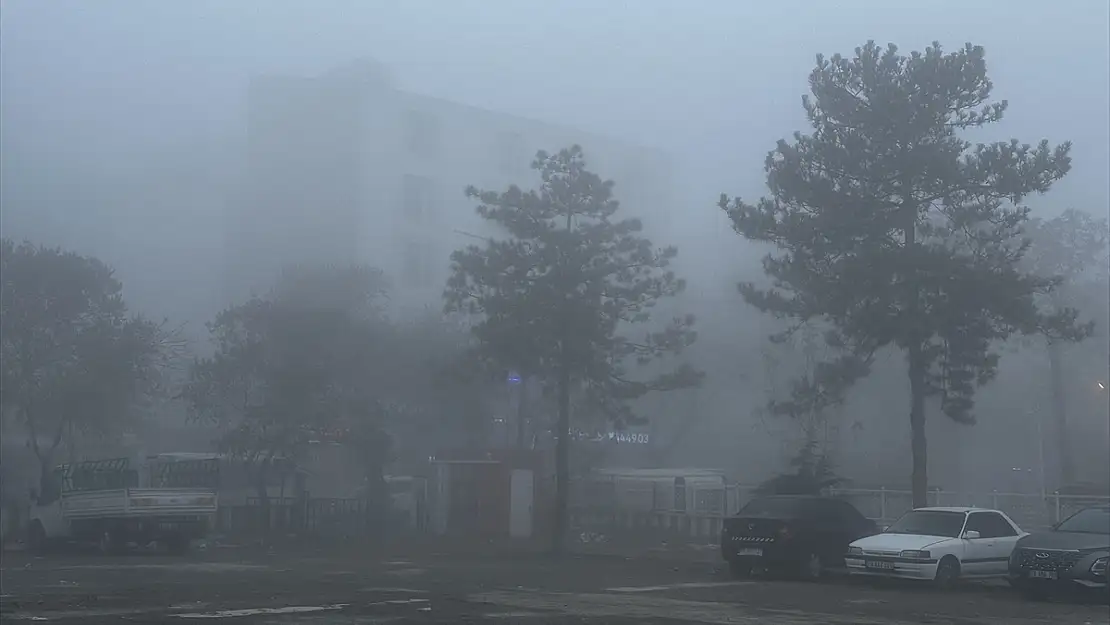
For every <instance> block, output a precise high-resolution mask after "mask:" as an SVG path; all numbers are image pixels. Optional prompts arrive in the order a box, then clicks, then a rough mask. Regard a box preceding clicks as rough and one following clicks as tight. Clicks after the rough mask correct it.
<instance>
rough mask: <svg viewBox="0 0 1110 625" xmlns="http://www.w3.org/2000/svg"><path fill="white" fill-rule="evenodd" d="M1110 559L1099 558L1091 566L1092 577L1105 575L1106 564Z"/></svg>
mask: <svg viewBox="0 0 1110 625" xmlns="http://www.w3.org/2000/svg"><path fill="white" fill-rule="evenodd" d="M1107 560H1110V558H1099V559H1098V560H1095V561H1094V563H1093V564H1091V573H1092V574H1094V575H1106V562H1107Z"/></svg>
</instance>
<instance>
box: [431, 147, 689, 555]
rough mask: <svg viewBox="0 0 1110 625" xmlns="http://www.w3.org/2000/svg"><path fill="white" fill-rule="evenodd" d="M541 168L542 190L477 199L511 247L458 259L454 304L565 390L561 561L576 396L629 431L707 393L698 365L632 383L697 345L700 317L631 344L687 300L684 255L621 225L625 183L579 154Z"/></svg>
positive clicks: (528, 368)
mask: <svg viewBox="0 0 1110 625" xmlns="http://www.w3.org/2000/svg"><path fill="white" fill-rule="evenodd" d="M532 168H533V169H535V170H538V171H539V173H540V176H541V180H542V184H541V185H540V188H539V189H538V190H533V191H523V190H521V189H520V188H518V187H516V186H511V187H509V188H508V189H507V190H506V191H504V192H502V193H497V192H493V191H479V190H477V189H475V188H473V187H471V188H469V189H467V196H468V197H470V198H472V199H475V200H477V201H478V202H480V205H479V206H478V209H477V210H478V214H479V216H481V217H482V218H483V219H486V220H488V221H490V222H493V223H494V224H496V225H498V226H500V229H501V230H503V231H504V232H506V233H507V234H508V237H507V238H504V239H490V240H489V241H487V243H486V245H485V246H483V247H479V246H476V245H471V246H468V247H466V248H465V249H461V250H458V251H456V252H455V253H454V254H452V256H451V261H452V268H451V270H452V275H451V277H450V278H449V279H448V282H447V288H446V290H445V292H444V298H445V307H446V309H447V311H448V312H456V311H464V312H468V313H470V314H473V315H475V316H476V317H477V321H476V323H475V326H474V332H475V335H476V336H477V338H478V339H479V342H480V344H481V346H482V349H483V351H484V353H485V354H486V356H487V357H488V358H490V359H492V360H494V361H496V362H498V363H501V364H502V365H504V366H505V367H506V368H511V369H514V370H516V371H518V372H520V374H521V375H522V376H525V377H529V378H533V379H539V380H542V381H543V382H544V383H545V384H546V385H548V386H549V387H551V388H553V389H554V392H555V395H556V399H557V405H558V421H557V424H556V428H555V435H556V450H555V473H556V495H555V511H554V513H555V518H554V524H553V525H554V528H553V534H552V539H553V544H552V548H553V550H554V551H559V550H561V548H562V541H563V539H564V536H565V533H566V529H567V498H568V480H569V466H568V464H569V460H568V458H569V444H570V412H571V395H572V392H573V393H574V394H575V396H580V397H582V398H584V401H585V402H586V403H588V404H589V405H590V406H591V407H592V408H593V409H594V410H597V411H598V412H599V413H601V414H603V415H605V416H607V417H608V418H609V419H610V420H612V421H613V422H615V423H616V425H617V426H618V427H620V426H622V425H627V424H629V423H632V422H633V421H635V420H636V416H635V415H634V413H633V411H632V409H631V405H630V403H629V402H630V401H631V400H634V399H636V398H639V397H642V396H643V395H645V394H647V393H650V392H653V391H666V390H671V389H676V388H683V387H688V386H691V385H695V384H697V383H699V382H700V380H701V373H700V372H698V371H696V370H695V369H694V368H693V367H691V366H689V365H680V366H678V367H676V368H674V369H672V370H668V371H667V372H666V373H663V374H659V375H653V376H644V377H637V376H634V375H633V372H632V368H633V367H634V366H635V365H637V364H639V365H646V364H648V363H650V362H653V361H657V360H659V359H660V358H663V357H664V356H667V355H669V354H677V353H679V352H681V351H682V350H683V348H685V347H687V346H688V345H690V344H691V343H692V342H693V341H694V339H695V338H696V335H695V333H694V330H693V324H694V319H693V317H692V316H689V315H688V316H685V317H680V318H675V319H673V320H671V322H670V323H669V324H667V325H666V327H664V328H662V329H661V330H659V331H655V332H651V331H648V332H645V333H644V335H643V337H642V338H641V339H640V340H633V339H632V338H630V337H629V336H628V335H627V334H626V332H627V331H628V330H630V329H631V327H632V326H635V325H639V324H646V323H648V322H650V321H652V315H651V312H652V308H653V307H654V306H655V304H656V302H657V301H659V300H660V299H661V298H665V297H671V296H674V295H677V294H678V293H679V292H681V291H682V289H683V288H684V286H685V283H684V282H683V280H681V279H679V278H678V277H676V276H675V274H674V273H673V272H671V271H669V270H668V266H669V264H670V262H671V259H673V258H674V257H675V255H676V254H677V253H678V252H677V250H676V249H675V248H674V247H668V248H664V249H656V248H655V247H653V246H652V243H651V241H649V240H648V239H646V238H644V237H643V236H642V235H641V234H640V232H641V230H642V225H641V223H640V220H638V219H619V220H618V219H616V213H617V211H618V209H619V208H620V205H619V203H618V202H617V201H616V200H615V199H614V198H613V182H612V181H611V180H602V179H601V178H600V177H599V176H598V175H597V174H595V173H593V172H591V171H589V170H588V169H586V162H585V160H584V158H583V154H582V150H581V148H579V147H578V146H574V147H571V148H569V149H564V150H561V151H560V152H558V153H557V154H548V153H546V152H542V151H541V152H539V153H538V154H537V156H536V159H535V161H534V162H533V163H532Z"/></svg>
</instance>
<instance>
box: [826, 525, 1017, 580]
mask: <svg viewBox="0 0 1110 625" xmlns="http://www.w3.org/2000/svg"><path fill="white" fill-rule="evenodd" d="M1025 535H1026V533H1025V532H1023V531H1022V530H1021V528H1020V527H1018V525H1017V524H1016V523H1014V521H1013V519H1011V518H1010V517H1008V516H1006V514H1004V513H1002V512H999V511H998V510H984V509H982V508H918V509H916V510H910V511H909V512H907V513H905V514H903V515H902V516H901V517H899V519H898V520H897V521H895V522H894V523H893V524H892V525H891V526H890V527H888V528H886V529H885V530H883V532H882V533H880V534H876V535H874V536H869V537H867V538H862V539H860V540H857V541H855V542H853V543H852V544H851V545H850V546H849V547H848V556H847V558H846V559H845V561H846V563H847V565H848V572H849V573H850V574H853V575H871V576H879V577H897V578H903V579H918V580H932V581H934V582H936V583H937V585H939V586H948V585H949V584H951V583H952V582H954V581H956V580H957V579H960V578H989V577H1005V576H1006V575H1007V563H1008V562H1009V560H1010V553H1011V552H1013V550H1014V546H1015V545H1016V544H1017V542H1018V540H1019V539H1020V538H1021V537H1022V536H1025Z"/></svg>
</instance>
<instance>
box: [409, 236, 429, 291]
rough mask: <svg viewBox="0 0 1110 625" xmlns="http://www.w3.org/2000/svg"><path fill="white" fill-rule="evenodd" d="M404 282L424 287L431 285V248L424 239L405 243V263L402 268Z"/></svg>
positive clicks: (411, 285) (412, 285)
mask: <svg viewBox="0 0 1110 625" xmlns="http://www.w3.org/2000/svg"><path fill="white" fill-rule="evenodd" d="M402 277H403V278H404V280H405V284H406V285H407V286H410V287H417V288H424V287H428V286H431V285H432V278H433V276H432V258H431V249H430V246H429V245H428V243H427V242H426V241H412V240H410V241H408V242H406V243H405V264H404V267H403V269H402Z"/></svg>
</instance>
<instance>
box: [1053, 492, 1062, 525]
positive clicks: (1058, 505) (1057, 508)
mask: <svg viewBox="0 0 1110 625" xmlns="http://www.w3.org/2000/svg"><path fill="white" fill-rule="evenodd" d="M1052 495H1053V496H1054V497H1056V518H1054V519H1053V520H1052V522H1053V523H1059V522H1060V491H1056V492H1054V493H1052Z"/></svg>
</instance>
